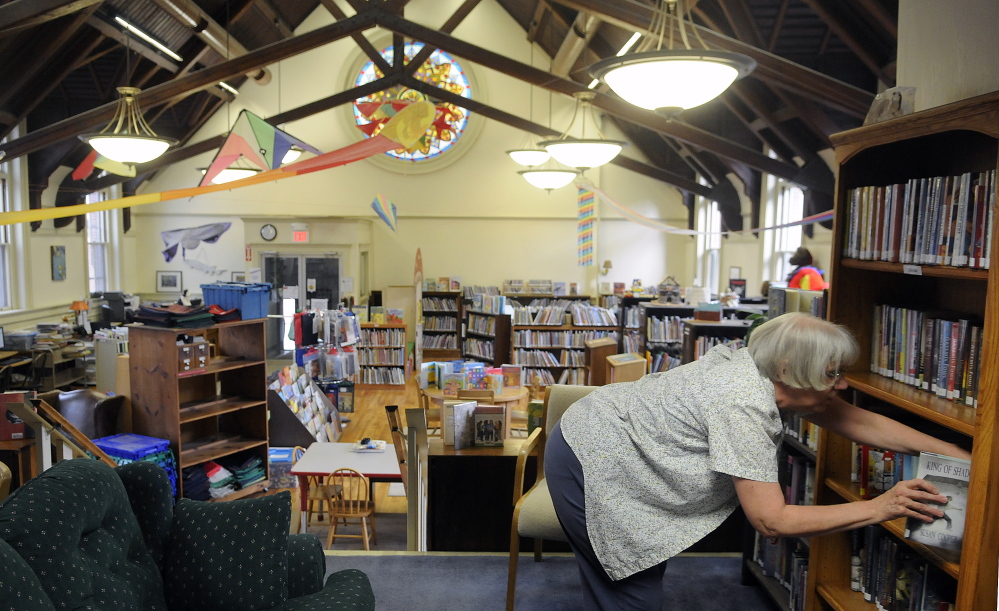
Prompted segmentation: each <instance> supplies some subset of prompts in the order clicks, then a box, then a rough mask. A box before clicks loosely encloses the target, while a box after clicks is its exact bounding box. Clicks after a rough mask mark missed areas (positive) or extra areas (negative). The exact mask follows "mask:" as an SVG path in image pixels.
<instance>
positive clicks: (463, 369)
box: [419, 360, 523, 395]
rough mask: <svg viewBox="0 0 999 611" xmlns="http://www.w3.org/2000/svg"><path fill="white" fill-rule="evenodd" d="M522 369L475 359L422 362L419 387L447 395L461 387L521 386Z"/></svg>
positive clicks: (489, 388)
mask: <svg viewBox="0 0 999 611" xmlns="http://www.w3.org/2000/svg"><path fill="white" fill-rule="evenodd" d="M522 379H523V371H522V369H521V367H520V366H519V365H508V364H505V365H501V366H500V367H486V366H485V365H484V364H483V363H477V362H474V361H464V360H453V361H428V362H425V363H421V364H420V374H419V383H420V388H438V389H440V390H441V392H442V394H444V395H456V394H457V391H458V390H464V389H474V390H492V391H493V392H495V393H501V392H503V389H504V388H519V387H520V386H521V385H522V383H523V382H522Z"/></svg>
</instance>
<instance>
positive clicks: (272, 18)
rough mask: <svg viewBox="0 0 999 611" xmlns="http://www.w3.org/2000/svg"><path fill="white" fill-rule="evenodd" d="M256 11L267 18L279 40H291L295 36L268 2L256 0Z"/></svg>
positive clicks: (268, 0) (266, 0) (267, 0)
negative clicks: (279, 37)
mask: <svg viewBox="0 0 999 611" xmlns="http://www.w3.org/2000/svg"><path fill="white" fill-rule="evenodd" d="M256 6H257V10H259V11H260V12H261V13H263V14H264V17H266V18H267V21H268V23H270V24H271V25H273V26H274V29H275V30H277V33H278V34H279V35H280V36H281V38H291V37H292V36H294V35H295V33H294V32H292V31H291V28H290V27H289V26H288V24H287V23H285V21H284V19H283V18H282V17H281V15H280V13H278V12H277V9H276V8H274V5H273V4H271V2H270V0H256Z"/></svg>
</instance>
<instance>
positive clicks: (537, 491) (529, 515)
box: [517, 478, 567, 541]
mask: <svg viewBox="0 0 999 611" xmlns="http://www.w3.org/2000/svg"><path fill="white" fill-rule="evenodd" d="M519 505H520V517H519V519H518V520H517V532H518V534H520V536H521V537H533V538H535V539H548V540H551V541H567V539H566V537H565V533H564V532H563V531H562V525H561V524H560V523H559V521H558V516H557V515H555V506H554V505H553V504H552V494H551V492H550V491H549V490H548V481H547V480H546V479H544V478H542V479H541V480H540V481H538V482H537V483H535V484H534V486H532V487H531V489H530V490H528V491H527V492H526V493H525V494H524V496H522V497H520V502H519Z"/></svg>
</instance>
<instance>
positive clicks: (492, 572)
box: [326, 552, 774, 611]
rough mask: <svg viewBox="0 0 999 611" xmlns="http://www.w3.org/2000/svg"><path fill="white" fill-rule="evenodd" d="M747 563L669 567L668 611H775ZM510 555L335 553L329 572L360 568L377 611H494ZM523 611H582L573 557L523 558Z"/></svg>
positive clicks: (679, 561) (678, 562)
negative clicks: (743, 569) (747, 574)
mask: <svg viewBox="0 0 999 611" xmlns="http://www.w3.org/2000/svg"><path fill="white" fill-rule="evenodd" d="M740 562H741V558H739V557H736V556H722V557H719V556H678V557H676V558H674V559H672V560H670V561H669V564H668V565H667V569H666V577H665V579H664V580H663V588H664V589H665V591H666V595H667V606H666V609H668V610H669V611H703V610H705V609H710V610H712V611H771V610H772V609H773V608H774V607H773V604H772V603H771V602H770V601H769V600H768V599H767V598H766V594H765V593H764V592H763V590H762V589H760V588H757V587H753V586H742V585H739V579H740ZM507 564H508V557H507V556H506V555H504V554H483V555H475V554H454V555H447V554H443V553H428V554H417V553H376V554H364V553H352V552H348V553H343V554H340V553H337V552H334V553H332V554H331V555H328V556H327V558H326V566H327V572H328V573H332V572H334V571H338V570H342V569H346V568H356V569H360V570H362V571H364V572H365V573H366V574H367V575H368V578H369V579H370V580H371V585H372V588H373V589H374V592H375V600H376V603H377V609H378V611H469V610H472V611H491V610H497V611H499V610H502V609H504V608H505V605H506V579H507ZM516 600H517V611H560V610H563V609H564V610H567V611H576V610H577V609H579V607H580V604H581V600H580V598H579V574H578V572H577V571H576V563H575V560H574V559H573V558H572V557H571V556H564V555H558V556H546V557H545V560H544V561H543V562H540V563H536V562H534V561H533V558H532V557H531V555H530V554H522V555H521V557H520V562H519V566H518V571H517V599H516Z"/></svg>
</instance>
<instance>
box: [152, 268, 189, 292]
mask: <svg viewBox="0 0 999 611" xmlns="http://www.w3.org/2000/svg"><path fill="white" fill-rule="evenodd" d="M181 278H182V276H181V272H175V271H168V272H156V292H157V293H179V292H181V287H183V286H184V284H183V282H181Z"/></svg>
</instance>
